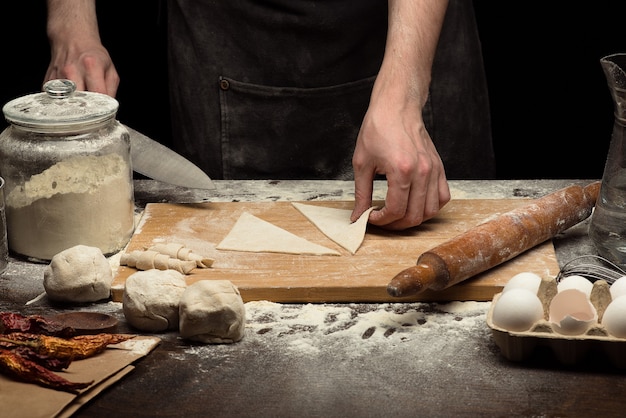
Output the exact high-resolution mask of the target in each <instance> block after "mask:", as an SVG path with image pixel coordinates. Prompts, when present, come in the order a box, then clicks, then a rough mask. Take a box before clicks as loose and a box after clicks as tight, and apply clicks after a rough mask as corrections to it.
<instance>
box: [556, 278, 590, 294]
mask: <svg viewBox="0 0 626 418" xmlns="http://www.w3.org/2000/svg"><path fill="white" fill-rule="evenodd" d="M592 288H593V283H592V282H591V280H589V279H587V278H586V277H583V276H576V275H573V276H567V277H563V278H562V279H561V281H560V282H559V283H558V284H557V285H556V289H557V291H558V292H560V291H562V290H565V289H577V290H580V291H581V292H584V293H585V294H586V295H587V297H589V295H591V289H592Z"/></svg>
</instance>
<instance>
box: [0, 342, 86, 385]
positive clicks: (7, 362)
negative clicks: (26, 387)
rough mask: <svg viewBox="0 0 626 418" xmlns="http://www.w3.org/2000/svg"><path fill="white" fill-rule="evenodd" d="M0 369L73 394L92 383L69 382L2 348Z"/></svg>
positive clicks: (17, 377)
mask: <svg viewBox="0 0 626 418" xmlns="http://www.w3.org/2000/svg"><path fill="white" fill-rule="evenodd" d="M0 371H2V372H4V373H6V374H8V375H10V376H12V377H13V378H14V379H17V380H21V381H23V382H27V383H36V384H38V385H40V386H43V387H47V388H51V389H57V390H62V391H65V392H69V393H74V394H76V393H78V391H79V390H80V389H84V388H86V387H87V386H89V385H91V384H92V383H93V380H92V381H91V382H71V381H69V380H67V379H65V378H63V377H61V376H59V375H57V374H55V373H53V372H51V371H50V370H48V369H46V368H45V367H43V366H40V365H39V364H37V363H35V362H33V361H30V360H28V359H25V358H23V357H21V356H20V355H19V354H17V353H15V352H13V351H11V350H4V349H3V350H0Z"/></svg>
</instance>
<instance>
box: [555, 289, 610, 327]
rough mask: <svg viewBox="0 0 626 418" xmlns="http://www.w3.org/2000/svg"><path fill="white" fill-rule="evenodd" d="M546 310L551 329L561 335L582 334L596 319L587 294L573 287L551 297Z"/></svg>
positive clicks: (594, 310)
mask: <svg viewBox="0 0 626 418" xmlns="http://www.w3.org/2000/svg"><path fill="white" fill-rule="evenodd" d="M548 312H549V319H550V324H551V326H552V329H553V330H554V331H555V332H558V333H559V334H563V335H579V334H583V333H585V332H586V331H587V330H588V329H589V327H590V326H591V325H593V324H595V323H596V322H597V321H598V314H597V312H596V308H595V307H594V306H593V304H592V303H591V301H590V300H589V296H588V295H587V294H586V293H585V292H584V291H582V290H579V289H574V288H572V289H564V290H561V291H559V292H558V293H557V294H556V295H555V296H554V297H553V298H552V301H551V302H550V307H549V311H548Z"/></svg>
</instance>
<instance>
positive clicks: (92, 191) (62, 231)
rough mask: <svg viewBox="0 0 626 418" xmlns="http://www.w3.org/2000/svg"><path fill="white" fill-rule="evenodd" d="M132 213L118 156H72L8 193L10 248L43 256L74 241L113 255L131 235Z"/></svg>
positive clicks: (127, 179)
mask: <svg viewBox="0 0 626 418" xmlns="http://www.w3.org/2000/svg"><path fill="white" fill-rule="evenodd" d="M133 214H134V201H133V189H132V179H131V178H130V168H129V165H128V163H127V162H126V161H125V160H124V159H123V158H122V157H121V156H120V155H118V154H107V155H103V156H92V155H89V156H76V157H72V158H69V159H67V160H64V161H61V162H59V163H57V164H55V165H53V166H52V167H50V168H48V169H47V170H45V171H43V172H41V173H39V174H36V175H34V176H32V177H31V178H30V180H29V181H27V182H25V183H24V185H23V186H22V187H15V188H14V189H13V190H11V191H10V192H9V193H8V195H7V197H6V216H7V230H8V239H9V247H10V248H11V249H12V250H13V251H15V252H17V253H19V254H22V255H26V256H29V257H34V258H39V259H43V260H49V259H51V258H52V257H53V256H54V255H55V254H57V253H59V252H61V251H63V250H64V249H66V248H70V247H73V246H74V245H78V244H83V245H88V246H92V247H98V248H100V249H101V250H102V252H103V253H104V254H112V253H114V252H117V251H119V250H120V249H122V248H123V247H124V245H126V243H127V242H128V240H129V239H130V236H131V235H132V233H133V229H134V218H133Z"/></svg>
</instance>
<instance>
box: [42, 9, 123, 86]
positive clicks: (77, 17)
mask: <svg viewBox="0 0 626 418" xmlns="http://www.w3.org/2000/svg"><path fill="white" fill-rule="evenodd" d="M47 4H48V24H47V32H48V38H49V40H50V54H51V59H50V65H49V66H48V70H47V71H46V75H45V78H44V82H46V81H48V80H52V79H56V78H67V79H69V80H72V81H74V82H75V83H76V88H77V89H78V90H88V91H93V92H97V93H104V94H108V95H110V96H112V97H115V95H116V94H117V88H118V86H119V82H120V78H119V75H118V73H117V70H116V69H115V66H114V65H113V61H112V60H111V57H110V55H109V52H108V51H107V50H106V49H105V48H104V46H103V45H102V43H101V41H100V34H99V32H98V21H97V16H96V6H95V2H94V1H93V0H91V1H90V0H48V3H47Z"/></svg>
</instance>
